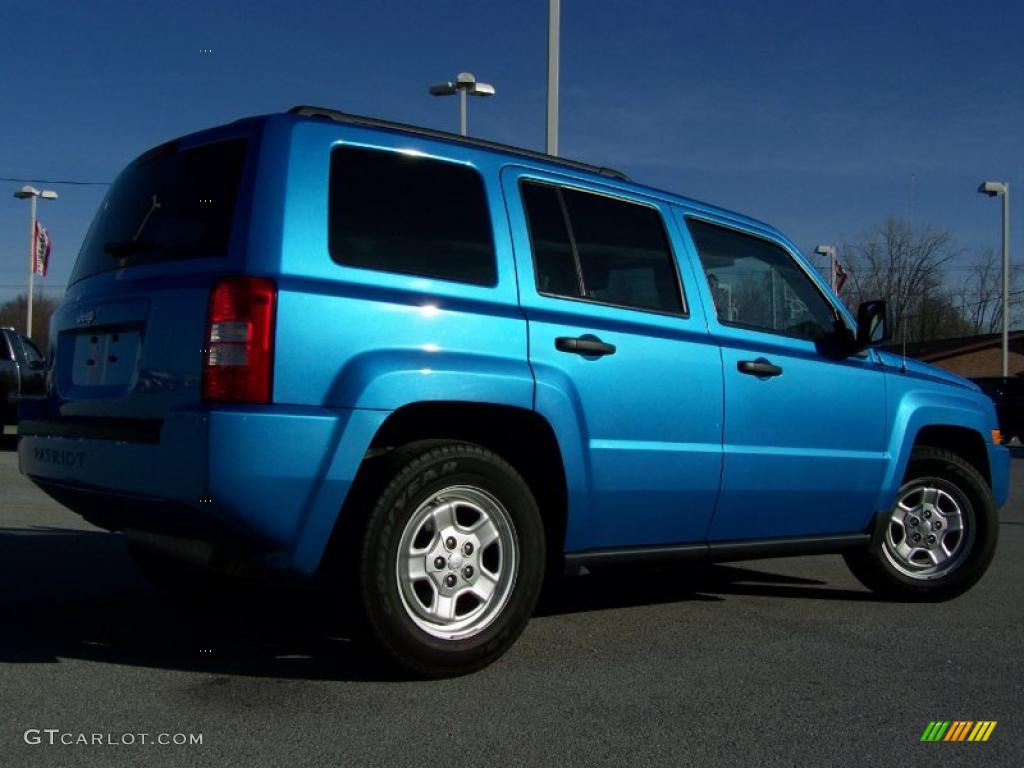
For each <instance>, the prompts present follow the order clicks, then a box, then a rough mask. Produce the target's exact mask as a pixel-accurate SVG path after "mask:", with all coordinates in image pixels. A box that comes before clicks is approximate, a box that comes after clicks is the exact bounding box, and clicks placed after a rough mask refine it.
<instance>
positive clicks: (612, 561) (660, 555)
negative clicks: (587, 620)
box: [565, 533, 871, 572]
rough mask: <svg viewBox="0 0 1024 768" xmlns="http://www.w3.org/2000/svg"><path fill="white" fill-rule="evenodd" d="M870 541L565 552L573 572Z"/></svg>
mask: <svg viewBox="0 0 1024 768" xmlns="http://www.w3.org/2000/svg"><path fill="white" fill-rule="evenodd" d="M870 542H871V534H868V533H844V534H839V535H835V536H799V537H792V538H784V539H761V540H757V541H720V542H711V543H704V542H702V543H699V544H674V545H669V546H654V547H616V548H614V549H588V550H586V551H584V552H570V553H568V554H566V556H565V564H566V570H568V571H570V572H572V571H574V570H578V569H579V568H580V566H589V565H619V564H622V565H632V564H648V565H656V564H658V563H673V562H685V561H698V562H724V561H730V560H759V559H761V558H769V557H794V556H798V555H830V554H835V553H837V552H842V551H844V550H847V549H856V548H857V547H865V546H867V545H868V544H869V543H870Z"/></svg>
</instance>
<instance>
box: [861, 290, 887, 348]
mask: <svg viewBox="0 0 1024 768" xmlns="http://www.w3.org/2000/svg"><path fill="white" fill-rule="evenodd" d="M889 336H890V334H889V308H888V306H886V303H885V301H884V300H883V299H876V300H875V301H865V302H864V303H863V304H861V305H860V306H859V307H858V308H857V340H856V342H857V349H867V348H868V347H870V346H872V345H873V344H881V343H882V342H883V341H886V340H887V339H888V338H889Z"/></svg>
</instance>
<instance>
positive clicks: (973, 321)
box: [957, 248, 1024, 334]
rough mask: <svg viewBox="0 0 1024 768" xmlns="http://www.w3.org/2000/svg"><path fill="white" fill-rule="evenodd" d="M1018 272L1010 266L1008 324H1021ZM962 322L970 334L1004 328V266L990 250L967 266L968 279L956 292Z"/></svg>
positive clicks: (1021, 292)
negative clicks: (967, 324) (968, 327)
mask: <svg viewBox="0 0 1024 768" xmlns="http://www.w3.org/2000/svg"><path fill="white" fill-rule="evenodd" d="M1020 285H1021V274H1020V270H1019V269H1016V268H1014V267H1012V266H1011V267H1010V291H1009V293H1010V325H1011V327H1012V326H1013V325H1015V324H1017V323H1019V321H1020V315H1021V309H1022V294H1024V290H1022V289H1021V287H1020ZM957 297H958V299H959V302H960V306H961V311H962V312H963V315H964V319H965V320H966V321H967V322H968V323H969V325H970V328H971V333H972V334H981V333H998V332H999V331H1000V330H1001V329H1002V327H1003V267H1002V263H1001V262H1000V260H999V258H998V257H997V256H996V254H995V253H994V252H993V251H992V250H991V249H990V248H986V249H984V250H981V251H977V252H976V253H975V254H974V256H973V258H972V259H971V262H970V263H969V264H968V265H967V277H966V278H965V279H964V280H963V281H962V282H961V284H960V288H959V290H958V293H957Z"/></svg>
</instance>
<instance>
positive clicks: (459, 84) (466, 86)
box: [430, 72, 494, 136]
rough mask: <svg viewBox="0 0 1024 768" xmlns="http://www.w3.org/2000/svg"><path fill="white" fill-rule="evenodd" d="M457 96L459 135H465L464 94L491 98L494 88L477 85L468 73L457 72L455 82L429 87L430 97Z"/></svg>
mask: <svg viewBox="0 0 1024 768" xmlns="http://www.w3.org/2000/svg"><path fill="white" fill-rule="evenodd" d="M456 93H458V94H459V133H460V134H461V135H463V136H465V135H466V94H470V93H471V94H473V95H474V96H493V95H494V86H493V85H490V84H489V83H478V82H477V80H476V77H474V76H473V74H472V73H470V72H459V74H458V75H456V76H455V82H447V83H435V84H434V85H432V86H430V95H431V96H454V95H455V94H456Z"/></svg>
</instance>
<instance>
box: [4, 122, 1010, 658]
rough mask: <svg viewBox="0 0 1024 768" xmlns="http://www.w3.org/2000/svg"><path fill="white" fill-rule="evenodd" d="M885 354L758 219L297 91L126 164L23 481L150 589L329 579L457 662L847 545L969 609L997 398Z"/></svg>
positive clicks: (35, 425) (59, 338) (68, 302)
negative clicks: (598, 592) (603, 599)
mask: <svg viewBox="0 0 1024 768" xmlns="http://www.w3.org/2000/svg"><path fill="white" fill-rule="evenodd" d="M885 337H886V310H885V305H884V303H883V302H869V303H866V304H864V305H862V306H861V307H860V309H859V313H858V317H857V318H856V319H855V318H854V317H853V316H851V314H850V313H849V312H848V311H847V309H846V308H845V307H844V306H843V304H842V303H841V302H840V301H839V300H838V299H837V298H836V296H835V295H834V294H832V293H831V292H830V291H829V289H828V286H827V285H826V284H824V282H823V281H822V279H821V278H820V276H819V275H818V274H817V273H816V272H815V270H814V269H813V268H812V267H811V265H810V264H809V263H808V262H807V261H806V260H805V259H804V258H803V257H802V256H801V255H800V254H799V252H798V251H797V249H796V247H795V246H794V245H793V244H792V243H791V242H790V241H789V240H787V239H786V238H785V237H784V236H782V235H781V234H780V233H779V232H777V231H776V230H774V229H773V228H771V227H769V226H767V225H765V224H762V223H760V222H758V221H755V220H753V219H749V218H746V217H744V216H740V215H738V214H735V213H731V212H729V211H725V210H722V209H720V208H716V207H714V206H710V205H706V204H703V203H698V202H695V201H693V200H690V199H687V198H684V197H679V196H677V195H673V194H669V193H666V192H662V191H659V190H656V189H651V188H648V187H645V186H642V185H639V184H635V183H632V182H630V181H629V180H628V179H627V178H626V177H625V176H623V175H622V174H621V173H618V172H616V171H613V170H610V169H606V168H598V167H592V166H588V165H584V164H581V163H575V162H571V161H567V160H563V159H561V158H554V157H549V156H546V155H542V154H538V153H533V152H529V151H525V150H520V149H515V148H512V147H507V146H501V145H497V144H492V143H489V142H484V141H478V140H472V139H464V138H460V137H457V136H452V135H450V134H445V133H440V132H436V131H429V130H425V129H421V128H414V127H410V126H403V125H398V124H394V123H387V122H383V121H379V120H374V119H369V118H363V117H357V116H353V115H347V114H343V113H339V112H334V111H331V110H325V109H319V108H313V107H297V108H295V109H293V110H291V111H290V112H289V113H287V114H275V115H269V116H263V117H255V118H249V119H244V120H240V121H238V122H235V123H231V124H230V125H225V126H221V127H218V128H213V129H210V130H207V131H203V132H200V133H196V134H193V135H190V136H186V137H183V138H180V139H177V140H175V141H172V142H169V143H167V144H164V145H162V146H159V147H157V148H155V149H153V150H151V151H149V152H147V153H145V154H144V155H142V156H141V157H139V158H138V159H137V160H135V161H134V162H132V163H131V164H130V165H129V166H128V167H127V169H126V170H125V171H124V172H123V173H122V174H121V175H120V176H119V177H118V179H117V181H116V183H115V184H114V185H113V186H112V188H111V189H110V192H109V194H108V195H107V197H106V199H105V200H104V202H103V204H102V205H101V207H100V210H99V212H98V213H97V216H96V219H95V221H94V223H93V225H92V227H91V229H90V230H89V233H88V235H87V237H86V239H85V242H84V244H83V246H82V250H81V253H80V254H79V257H78V260H77V262H76V265H75V268H74V272H73V275H72V277H71V281H70V286H69V288H68V291H67V294H66V296H65V297H64V300H63V302H62V304H61V306H60V308H59V310H58V311H57V313H56V314H55V316H54V318H53V322H52V325H51V331H50V339H49V348H48V349H49V351H48V360H47V369H46V370H47V396H46V398H45V400H38V401H33V402H31V403H29V404H28V405H27V406H26V409H25V412H24V413H23V414H22V423H21V428H20V433H19V434H20V440H19V456H20V466H21V470H22V472H23V473H24V474H26V475H27V476H28V477H30V478H31V479H32V480H33V481H34V482H35V483H37V484H38V485H39V486H40V487H41V488H42V489H44V490H45V491H46V492H47V493H49V494H50V495H51V496H53V497H54V498H55V499H57V500H58V501H60V502H61V503H63V504H65V505H66V506H68V507H69V508H71V509H72V510H74V511H75V512H77V513H79V514H81V515H83V516H84V517H85V518H86V519H88V520H89V521H91V522H93V523H95V524H96V525H98V526H101V527H103V528H107V529H109V530H119V531H124V532H126V533H127V534H128V541H129V546H130V548H131V552H132V554H133V555H134V556H135V558H136V559H137V560H138V562H139V564H140V566H141V567H142V568H143V569H144V570H145V571H147V573H150V574H153V575H154V576H159V577H161V578H164V579H165V580H166V579H170V580H172V581H173V580H175V579H176V578H180V579H184V578H185V576H184V571H183V570H179V563H182V562H185V560H186V559H187V558H191V560H192V561H193V562H194V561H201V562H202V563H204V564H206V565H208V566H210V567H213V568H226V567H228V566H229V565H231V564H235V563H247V562H248V563H253V562H255V563H258V564H259V565H261V566H263V567H268V568H272V569H277V570H280V571H291V572H298V573H302V574H311V575H312V574H318V575H320V576H321V577H323V578H324V579H325V580H327V581H328V582H329V583H331V584H332V585H334V586H336V587H337V588H338V592H339V593H340V594H343V595H345V596H346V598H347V599H346V600H345V601H344V602H340V603H337V604H335V603H332V608H331V610H335V611H338V612H339V613H341V612H342V610H340V609H339V608H338V607H337V606H338V605H340V606H344V608H343V611H344V613H345V614H346V616H348V617H351V618H354V619H355V621H354V622H353V625H354V627H355V628H356V630H357V631H358V632H359V633H360V635H361V636H362V637H363V638H365V639H366V640H368V641H369V642H370V644H371V646H372V647H374V648H377V649H380V650H382V651H384V652H385V653H386V655H387V656H389V657H390V658H392V659H393V660H394V661H397V662H398V663H399V664H401V665H403V666H404V667H405V668H407V669H409V670H412V671H413V672H415V673H418V674H422V675H428V676H429V675H448V674H456V673H462V672H467V671H471V670H473V669H477V668H480V667H482V666H483V665H485V664H487V663H489V662H490V661H492V660H494V659H495V658H497V657H498V656H500V655H501V654H502V653H503V652H504V651H505V650H507V649H508V647H509V646H510V645H511V644H512V643H513V642H514V641H515V639H516V637H517V636H518V635H519V633H520V632H521V631H522V630H523V628H524V626H525V625H526V623H527V621H528V619H529V617H530V615H531V613H532V611H533V609H534V606H535V603H536V600H537V597H538V594H539V592H540V589H541V585H542V583H543V580H544V577H545V574H548V573H553V572H558V571H561V570H563V569H569V570H577V571H578V570H580V569H581V568H583V567H587V568H595V567H600V566H604V565H606V564H607V565H611V564H615V563H626V562H628V563H637V562H644V563H648V562H652V563H653V562H664V561H675V560H686V559H690V560H703V561H710V560H738V559H743V558H755V557H758V558H759V557H768V556H777V555H797V554H812V553H841V554H842V555H843V556H844V557H845V558H846V561H847V562H848V563H849V565H850V567H851V569H852V570H853V572H854V574H855V575H856V576H857V577H858V578H859V579H860V580H861V581H862V582H863V583H864V584H865V585H867V586H868V587H870V588H871V589H873V590H875V591H877V592H878V593H880V594H881V595H883V596H885V597H888V598H894V599H899V600H944V599H947V598H950V597H953V596H955V595H958V594H960V593H962V592H963V591H964V590H966V589H968V588H969V587H970V586H971V585H972V584H974V583H975V582H976V581H977V580H978V579H979V578H980V577H981V575H982V574H983V572H984V571H985V569H986V568H987V566H988V564H989V562H990V561H991V559H992V556H993V552H994V549H995V546H996V537H997V532H998V527H997V517H996V511H997V508H998V507H999V505H1001V504H1003V503H1004V502H1005V500H1006V495H1007V484H1008V470H1009V455H1008V452H1007V450H1006V448H1005V447H1003V446H1001V445H1000V438H999V432H998V429H997V424H996V418H995V413H994V410H993V406H992V403H991V401H990V400H989V399H988V398H987V397H986V396H985V395H983V394H982V393H981V392H980V391H979V390H978V388H977V387H976V386H974V385H972V384H971V383H969V382H968V381H966V380H964V379H961V378H959V377H957V376H954V375H952V374H949V373H946V372H944V371H941V370H938V369H936V368H932V367H930V366H927V365H924V364H922V363H918V362H915V361H912V360H905V359H901V358H899V357H895V356H892V355H889V354H885V353H883V352H881V351H879V350H878V349H875V348H874V347H873V346H872V345H873V344H875V343H876V342H878V341H881V340H882V339H884V338H885Z"/></svg>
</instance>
